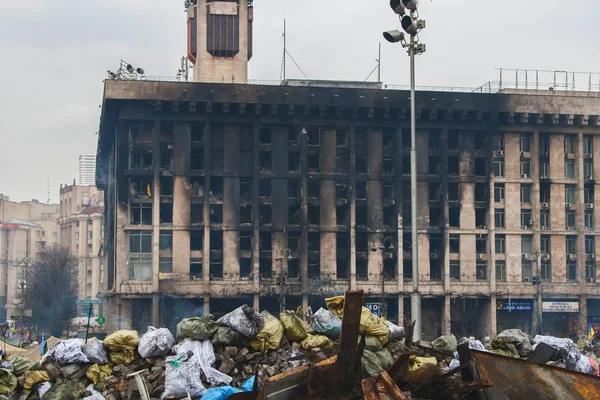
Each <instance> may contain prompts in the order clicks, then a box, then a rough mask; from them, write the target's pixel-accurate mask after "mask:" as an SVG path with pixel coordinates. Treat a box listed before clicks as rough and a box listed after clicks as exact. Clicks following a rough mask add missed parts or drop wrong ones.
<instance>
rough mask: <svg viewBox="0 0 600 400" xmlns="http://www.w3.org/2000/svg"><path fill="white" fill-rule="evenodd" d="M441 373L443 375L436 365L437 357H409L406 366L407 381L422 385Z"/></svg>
mask: <svg viewBox="0 0 600 400" xmlns="http://www.w3.org/2000/svg"><path fill="white" fill-rule="evenodd" d="M441 375H443V372H442V370H441V369H440V368H439V367H438V366H437V359H436V358H435V357H415V356H411V357H410V359H409V367H408V380H409V381H411V382H413V383H415V384H417V385H424V384H426V383H427V382H430V381H431V380H432V379H434V378H435V377H438V376H441Z"/></svg>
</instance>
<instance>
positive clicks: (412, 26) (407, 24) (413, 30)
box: [400, 15, 418, 35]
mask: <svg viewBox="0 0 600 400" xmlns="http://www.w3.org/2000/svg"><path fill="white" fill-rule="evenodd" d="M400 25H402V29H404V31H405V32H406V33H408V34H409V35H416V34H417V31H418V28H417V21H416V20H414V19H413V18H412V17H411V16H410V15H405V16H404V17H402V19H401V20H400Z"/></svg>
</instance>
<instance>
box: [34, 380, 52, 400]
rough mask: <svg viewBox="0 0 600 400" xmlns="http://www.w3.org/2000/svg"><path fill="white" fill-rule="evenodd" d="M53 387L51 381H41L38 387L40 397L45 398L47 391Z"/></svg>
mask: <svg viewBox="0 0 600 400" xmlns="http://www.w3.org/2000/svg"><path fill="white" fill-rule="evenodd" d="M51 387H52V384H51V383H50V382H42V383H40V385H39V386H38V387H37V392H38V397H39V398H40V399H41V398H43V397H44V395H45V394H46V392H47V391H48V390H50V388H51Z"/></svg>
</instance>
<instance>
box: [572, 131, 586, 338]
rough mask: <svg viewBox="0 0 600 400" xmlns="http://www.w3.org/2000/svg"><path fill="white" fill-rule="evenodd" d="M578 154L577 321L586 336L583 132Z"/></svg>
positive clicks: (578, 332)
mask: <svg viewBox="0 0 600 400" xmlns="http://www.w3.org/2000/svg"><path fill="white" fill-rule="evenodd" d="M575 154H576V168H577V172H576V177H577V215H576V217H575V218H576V223H577V279H578V281H579V285H580V290H579V293H581V296H580V298H579V320H578V321H577V334H578V335H579V336H584V335H586V334H587V328H588V325H587V279H586V278H587V275H586V271H585V269H586V260H587V258H586V254H585V232H586V231H585V197H584V183H585V176H584V171H583V132H579V133H578V134H577V142H576V148H575Z"/></svg>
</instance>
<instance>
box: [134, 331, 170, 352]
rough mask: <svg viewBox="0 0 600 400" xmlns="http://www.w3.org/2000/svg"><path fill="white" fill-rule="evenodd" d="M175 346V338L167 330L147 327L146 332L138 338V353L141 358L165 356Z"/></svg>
mask: <svg viewBox="0 0 600 400" xmlns="http://www.w3.org/2000/svg"><path fill="white" fill-rule="evenodd" d="M174 345H175V338H174V337H173V334H172V333H171V331H169V330H168V329H167V328H159V329H156V328H155V327H153V326H149V327H148V331H147V332H146V333H144V334H143V335H142V337H141V338H140V343H139V344H138V353H140V356H142V357H143V358H148V357H159V356H164V355H167V354H169V353H170V352H171V349H172V348H173V346H174Z"/></svg>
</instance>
